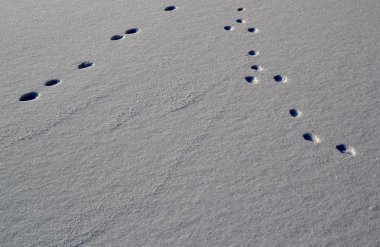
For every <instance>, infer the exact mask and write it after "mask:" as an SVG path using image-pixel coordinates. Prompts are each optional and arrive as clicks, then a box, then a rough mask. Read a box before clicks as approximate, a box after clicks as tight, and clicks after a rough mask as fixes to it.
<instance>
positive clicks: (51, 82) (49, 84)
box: [45, 79, 61, 87]
mask: <svg viewBox="0 0 380 247" xmlns="http://www.w3.org/2000/svg"><path fill="white" fill-rule="evenodd" d="M59 83H61V80H58V79H53V80H50V81H47V82H45V86H48V87H51V86H54V85H57V84H59Z"/></svg>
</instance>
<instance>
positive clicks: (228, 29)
mask: <svg viewBox="0 0 380 247" xmlns="http://www.w3.org/2000/svg"><path fill="white" fill-rule="evenodd" d="M233 29H234V28H233V27H232V26H224V30H226V31H232V30H233Z"/></svg>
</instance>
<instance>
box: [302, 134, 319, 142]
mask: <svg viewBox="0 0 380 247" xmlns="http://www.w3.org/2000/svg"><path fill="white" fill-rule="evenodd" d="M303 138H304V139H305V140H306V141H310V142H314V143H320V142H321V140H320V139H319V138H318V136H316V135H314V134H312V133H305V134H303Z"/></svg>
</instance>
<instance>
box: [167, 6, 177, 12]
mask: <svg viewBox="0 0 380 247" xmlns="http://www.w3.org/2000/svg"><path fill="white" fill-rule="evenodd" d="M176 9H177V7H176V6H168V7H166V8H165V11H173V10H176Z"/></svg>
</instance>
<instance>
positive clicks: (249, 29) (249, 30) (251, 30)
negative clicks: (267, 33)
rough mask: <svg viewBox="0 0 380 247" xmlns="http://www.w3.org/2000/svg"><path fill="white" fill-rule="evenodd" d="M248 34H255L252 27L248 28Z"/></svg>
mask: <svg viewBox="0 0 380 247" xmlns="http://www.w3.org/2000/svg"><path fill="white" fill-rule="evenodd" d="M248 32H250V33H254V32H256V29H255V28H254V27H250V28H248Z"/></svg>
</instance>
